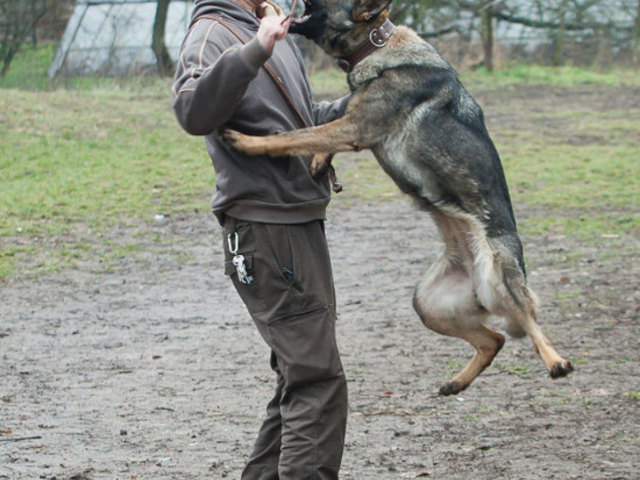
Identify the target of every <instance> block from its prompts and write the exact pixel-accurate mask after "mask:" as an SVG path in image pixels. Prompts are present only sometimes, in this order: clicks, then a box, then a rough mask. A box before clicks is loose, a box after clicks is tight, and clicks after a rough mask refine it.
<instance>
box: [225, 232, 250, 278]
mask: <svg viewBox="0 0 640 480" xmlns="http://www.w3.org/2000/svg"><path fill="white" fill-rule="evenodd" d="M232 236H233V239H232ZM227 244H228V246H229V252H231V254H232V255H233V260H231V263H233V266H234V267H236V273H237V274H238V280H239V281H240V283H246V284H247V285H249V284H251V282H253V276H251V275H248V274H247V267H246V265H245V264H244V255H239V254H238V232H234V233H233V234H231V233H230V234H229V235H227Z"/></svg>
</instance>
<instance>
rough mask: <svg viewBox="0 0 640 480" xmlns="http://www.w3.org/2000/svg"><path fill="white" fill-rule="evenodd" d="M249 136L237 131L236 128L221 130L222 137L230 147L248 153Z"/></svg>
mask: <svg viewBox="0 0 640 480" xmlns="http://www.w3.org/2000/svg"><path fill="white" fill-rule="evenodd" d="M247 138H248V137H247V135H243V134H242V133H240V132H236V131H235V130H227V129H225V130H221V131H220V139H221V140H222V141H224V142H225V143H226V144H227V145H229V146H230V147H232V148H234V149H235V150H238V151H240V152H244V153H247V151H246V147H247V143H248V142H247Z"/></svg>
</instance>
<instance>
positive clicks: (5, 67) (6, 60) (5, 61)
mask: <svg viewBox="0 0 640 480" xmlns="http://www.w3.org/2000/svg"><path fill="white" fill-rule="evenodd" d="M16 52H17V49H15V48H11V47H10V48H9V50H8V52H7V53H6V55H4V57H3V58H2V69H1V70H0V78H4V77H6V76H7V72H8V71H9V66H10V65H11V60H13V57H14V56H15V54H16Z"/></svg>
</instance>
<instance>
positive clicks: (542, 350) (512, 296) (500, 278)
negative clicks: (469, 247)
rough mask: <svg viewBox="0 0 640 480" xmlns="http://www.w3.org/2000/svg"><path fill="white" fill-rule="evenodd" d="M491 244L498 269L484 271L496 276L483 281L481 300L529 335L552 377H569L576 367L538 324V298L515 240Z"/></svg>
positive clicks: (500, 239) (487, 277)
mask: <svg viewBox="0 0 640 480" xmlns="http://www.w3.org/2000/svg"><path fill="white" fill-rule="evenodd" d="M489 243H490V244H491V249H492V250H493V251H494V252H495V257H494V268H486V269H484V270H485V272H487V271H490V272H492V273H488V274H487V273H485V275H484V278H482V279H480V280H479V281H480V282H482V283H483V285H484V286H485V288H482V287H481V288H480V289H479V292H480V299H481V301H482V302H483V304H484V305H486V306H487V308H488V309H489V310H490V311H491V312H492V313H494V314H496V315H499V316H502V317H505V318H507V319H508V321H509V322H511V323H513V324H517V325H518V326H519V327H520V328H521V329H522V330H524V331H525V332H526V334H527V335H528V336H529V338H530V339H531V341H532V342H533V348H534V350H535V352H536V353H537V354H538V355H539V356H540V358H541V359H542V361H543V362H544V363H545V365H546V367H547V370H548V371H549V375H550V376H551V378H559V377H564V376H566V375H568V374H569V373H571V372H572V371H573V366H572V365H571V363H570V362H568V361H567V360H565V359H564V358H562V357H561V356H560V355H558V353H557V352H556V350H555V349H554V348H553V346H552V345H551V342H550V341H549V340H548V339H547V337H545V335H544V334H543V333H542V329H541V328H540V325H539V324H538V322H537V321H536V318H537V317H536V299H535V298H536V297H535V294H534V293H533V292H532V291H531V290H530V289H529V287H528V286H527V284H526V280H525V276H524V272H523V271H522V269H521V267H520V265H519V263H518V261H517V259H516V258H515V257H514V255H513V253H514V252H513V251H512V250H513V248H510V246H511V245H512V244H513V243H514V241H513V239H506V240H505V239H503V238H493V239H490V240H489ZM480 270H482V269H480ZM487 287H488V288H487Z"/></svg>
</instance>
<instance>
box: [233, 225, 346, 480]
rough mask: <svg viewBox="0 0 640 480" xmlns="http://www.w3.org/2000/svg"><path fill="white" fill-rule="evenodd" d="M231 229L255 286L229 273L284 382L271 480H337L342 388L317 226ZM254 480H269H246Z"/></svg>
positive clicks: (326, 263) (327, 266)
mask: <svg viewBox="0 0 640 480" xmlns="http://www.w3.org/2000/svg"><path fill="white" fill-rule="evenodd" d="M225 227H226V226H225ZM234 228H236V229H237V230H238V232H237V233H239V235H238V236H239V245H240V248H239V253H242V254H243V255H244V256H245V257H246V262H247V266H248V274H249V275H250V276H252V277H253V281H252V282H251V283H250V284H246V283H241V282H239V281H238V277H237V275H234V274H233V270H232V269H231V268H229V269H228V272H229V273H231V276H232V279H233V282H234V285H235V286H236V288H237V290H238V292H239V294H240V296H241V297H242V299H243V300H244V302H245V304H246V305H247V308H248V309H249V311H250V312H251V315H252V317H253V319H254V321H255V323H256V325H257V327H258V329H259V331H260V333H261V334H262V336H263V338H264V339H265V341H266V342H267V344H268V345H269V346H270V347H271V349H272V351H273V352H274V354H275V356H276V359H277V365H278V368H279V370H280V372H281V374H282V379H283V387H282V396H281V399H280V414H281V417H282V431H281V435H282V437H281V453H280V459H279V470H278V474H279V476H278V477H276V478H278V479H279V480H306V479H309V480H311V479H314V480H336V479H337V478H338V470H339V468H340V463H341V459H342V449H343V446H344V436H345V427H346V416H347V388H346V380H345V377H344V373H343V371H342V365H341V363H340V357H339V354H338V349H337V346H336V342H335V319H336V316H335V295H334V290H333V279H332V274H331V263H330V259H329V253H328V248H327V245H326V238H325V236H324V231H323V228H322V224H321V222H319V221H318V222H310V223H307V224H303V225H289V226H287V225H268V224H246V222H245V223H243V226H242V227H239V226H235V227H234ZM226 230H227V231H226V232H225V233H226V234H229V233H235V232H229V230H228V229H227V228H226ZM243 245H244V251H243ZM226 260H227V265H229V263H230V262H231V260H232V255H230V254H227V258H226ZM274 400H275V399H274ZM269 418H272V417H271V416H270V417H269ZM273 418H275V417H273ZM270 431H272V430H270ZM254 478H255V479H256V480H257V479H260V480H262V479H263V478H270V477H260V476H257V477H251V476H246V477H243V480H254Z"/></svg>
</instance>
